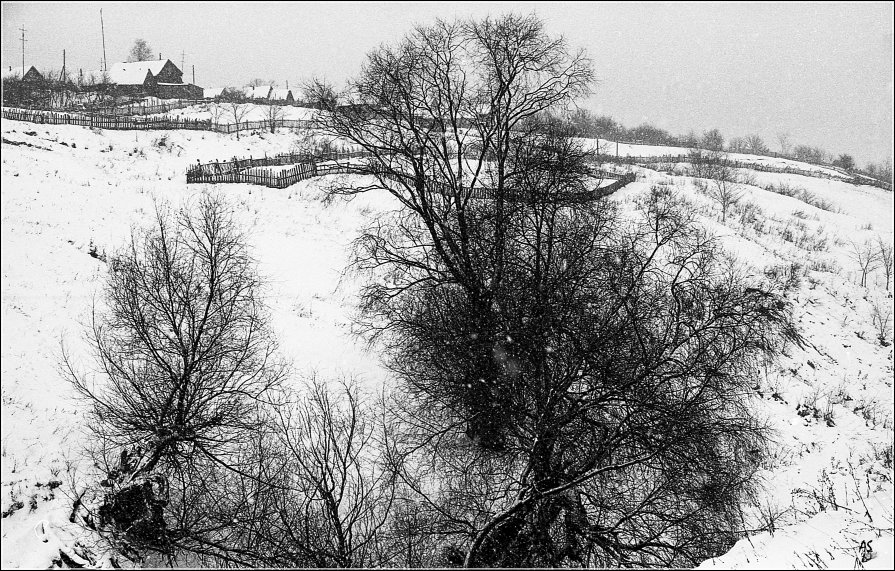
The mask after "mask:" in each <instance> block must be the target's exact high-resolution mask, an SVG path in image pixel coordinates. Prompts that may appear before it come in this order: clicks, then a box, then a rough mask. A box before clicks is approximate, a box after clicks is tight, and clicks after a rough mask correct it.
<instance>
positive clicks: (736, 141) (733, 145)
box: [727, 137, 749, 153]
mask: <svg viewBox="0 0 895 571" xmlns="http://www.w3.org/2000/svg"><path fill="white" fill-rule="evenodd" d="M727 150H728V151H730V152H731V153H745V152H747V151H748V150H749V146H748V143H747V142H746V139H745V138H743V137H733V138H732V139H730V142H729V143H727Z"/></svg>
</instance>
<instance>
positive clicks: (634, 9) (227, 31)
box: [2, 2, 893, 164]
mask: <svg viewBox="0 0 895 571" xmlns="http://www.w3.org/2000/svg"><path fill="white" fill-rule="evenodd" d="M99 8H100V4H93V3H57V4H49V3H14V2H4V3H3V5H2V11H3V26H2V27H3V40H2V41H3V52H2V64H3V66H4V69H6V67H7V66H9V65H21V49H22V47H21V41H20V40H21V32H20V31H19V28H20V27H21V26H23V25H24V27H25V30H26V31H25V39H26V40H27V42H26V44H25V59H26V64H27V65H35V66H36V67H37V68H38V69H40V70H42V71H43V70H45V69H47V68H55V69H59V68H61V67H62V50H63V49H65V50H66V56H67V65H68V68H69V69H72V70H76V69H78V68H82V69H85V70H86V69H98V68H99V67H100V62H101V60H102V56H103V48H102V36H101V34H100V17H99ZM102 8H103V17H104V20H105V31H106V53H107V56H108V60H109V62H110V63H111V62H115V61H124V59H125V58H126V56H127V53H128V51H129V49H130V46H131V45H132V44H133V41H134V39H135V38H138V37H139V38H144V39H145V40H146V41H148V42H149V44H150V45H151V46H152V48H153V49H154V51H155V52H156V53H158V52H161V54H162V56H163V57H164V58H170V59H171V60H172V61H173V62H174V63H175V64H177V65H178V66H180V65H181V52H186V56H185V66H184V79H185V80H186V81H190V80H191V77H192V66H193V65H195V68H196V83H197V84H198V85H201V86H204V87H212V86H225V85H242V84H244V83H246V82H248V81H250V80H251V79H253V78H256V77H258V78H264V79H273V80H276V81H277V82H279V84H280V85H285V84H286V82H287V81H288V82H289V85H290V86H294V85H296V84H298V83H299V82H300V81H301V80H303V79H306V78H309V77H311V76H324V77H326V78H328V79H329V80H332V81H334V82H337V83H340V82H342V81H343V80H344V79H345V78H346V77H349V76H350V75H352V74H354V73H355V72H356V71H357V70H358V69H359V66H360V64H361V62H362V61H363V58H364V56H365V54H366V53H367V52H368V51H369V50H370V49H371V48H374V47H376V46H377V45H378V44H380V43H383V42H386V43H388V42H393V41H395V40H397V39H398V38H400V37H401V36H402V35H403V34H404V33H405V32H406V31H408V30H409V29H410V27H411V26H412V25H413V24H415V23H427V22H432V21H433V20H434V19H435V18H437V17H443V18H452V17H455V16H459V17H466V16H484V15H487V14H492V15H496V14H500V13H503V12H507V11H517V12H535V13H537V14H538V15H540V16H541V17H542V18H543V19H544V20H545V21H546V22H547V25H548V29H549V31H550V32H551V33H553V34H563V35H565V36H566V37H567V38H568V40H569V41H570V43H571V44H572V45H573V46H580V47H584V48H585V49H586V50H587V51H588V53H589V54H590V55H591V57H592V58H593V60H594V65H595V69H596V72H597V76H598V77H599V78H600V83H599V85H598V87H597V89H596V93H595V95H594V96H593V97H591V98H590V100H589V101H587V102H585V103H584V106H585V107H589V108H590V109H592V110H594V111H597V112H600V113H605V114H608V115H611V116H613V117H615V118H616V119H617V120H619V121H620V122H622V123H623V124H625V125H627V126H634V125H636V124H639V123H641V122H644V121H649V122H651V123H653V124H655V125H657V126H659V127H662V128H664V129H667V130H669V131H671V132H672V133H675V134H677V133H684V132H686V131H688V130H690V129H692V130H695V131H696V132H697V133H700V132H702V131H704V130H706V129H709V128H713V127H717V128H719V129H720V130H721V131H722V133H724V135H725V137H727V138H730V137H733V136H738V135H746V134H749V133H752V132H757V133H759V134H761V135H762V136H764V137H765V139H766V141H767V142H768V143H769V144H771V147H772V148H774V149H775V150H776V148H777V144H776V141H775V135H776V133H778V132H781V131H787V132H789V133H791V134H792V138H793V140H794V141H795V142H797V143H807V144H812V145H819V146H822V147H824V148H825V149H827V150H829V151H833V152H848V153H851V154H852V155H854V156H855V157H856V159H857V160H858V162H859V164H864V163H865V162H867V161H881V160H883V159H884V158H885V157H887V156H889V157H891V155H892V132H893V4H892V3H891V2H878V3H837V4H815V3H795V2H785V3H784V2H774V3H744V4H730V3H719V4H712V3H701V2H700V3H692V4H670V3H669V4H665V3H661V4H647V3H580V4H570V3H555V4H550V3H545V4H540V3H526V2H508V3H485V2H475V3H468V4H467V3H448V2H444V3H438V4H435V3H350V2H339V3H315V4H304V3H301V4H300V3H295V4H290V3H283V4H275V3H271V4H266V3H258V2H251V3H248V2H247V3H220V4H218V3H196V2H190V3H188V4H187V3H126V4H125V3H103V4H102Z"/></svg>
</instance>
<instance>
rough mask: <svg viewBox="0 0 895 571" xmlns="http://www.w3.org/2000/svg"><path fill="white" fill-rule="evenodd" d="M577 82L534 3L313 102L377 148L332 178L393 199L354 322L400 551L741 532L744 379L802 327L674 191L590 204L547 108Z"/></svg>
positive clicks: (581, 156)
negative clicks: (389, 431)
mask: <svg viewBox="0 0 895 571" xmlns="http://www.w3.org/2000/svg"><path fill="white" fill-rule="evenodd" d="M591 80H592V72H591V71H590V66H589V62H588V61H587V59H586V58H585V57H584V55H583V54H581V53H570V51H569V50H568V49H567V47H566V44H565V42H564V41H562V39H556V38H551V37H549V36H548V35H547V34H546V33H545V32H544V26H543V23H542V22H540V21H539V20H538V19H537V18H536V17H534V16H527V17H519V16H504V17H500V18H496V19H490V18H489V19H486V20H483V21H479V22H475V21H473V22H453V23H451V22H442V21H439V22H437V23H436V24H435V25H433V26H430V27H418V28H416V29H415V30H414V31H413V32H412V33H411V34H409V35H408V36H407V37H406V38H405V39H404V40H403V41H402V42H401V43H400V44H399V45H397V46H394V47H389V46H386V47H382V48H380V49H378V50H376V51H374V52H373V53H371V54H370V56H369V57H368V60H367V62H366V65H365V66H364V70H363V72H362V73H361V75H360V76H359V77H358V78H357V79H356V80H354V81H353V82H351V83H350V85H349V88H348V90H347V91H346V92H345V93H343V94H341V96H340V98H339V101H338V102H337V103H336V102H331V103H330V104H329V105H328V107H326V109H327V111H329V113H327V114H325V115H324V116H323V117H322V118H321V123H322V126H323V127H324V129H325V130H326V131H328V133H329V134H330V135H331V136H333V137H338V138H340V139H342V140H346V141H348V142H350V143H352V144H354V145H356V146H357V147H360V148H363V149H364V150H367V151H369V152H370V153H371V154H372V155H373V157H372V160H371V161H370V162H369V163H366V164H362V165H358V167H357V172H358V173H360V174H366V175H370V177H368V178H365V179H357V178H353V179H349V180H347V181H337V182H335V183H334V184H333V186H332V192H333V193H344V194H350V193H356V192H364V191H366V190H368V189H372V188H382V189H386V190H388V191H389V192H391V193H392V194H393V195H394V196H395V197H396V198H397V199H398V200H399V201H400V203H401V204H402V205H403V206H405V207H406V208H404V209H401V210H399V211H396V212H394V213H391V214H389V215H388V217H387V218H380V219H378V220H375V221H374V222H373V223H372V224H371V226H370V228H368V229H367V230H366V231H365V232H364V233H363V234H362V236H361V237H360V238H359V239H358V242H357V244H356V246H357V250H356V254H357V255H356V258H355V260H356V262H355V267H356V268H357V269H360V270H363V271H368V272H371V273H372V275H371V278H372V279H371V281H370V282H369V284H368V285H367V286H366V287H365V288H364V291H363V294H362V309H363V317H362V321H361V322H360V324H359V325H360V326H361V327H362V328H363V330H364V331H365V332H366V333H368V334H369V335H370V338H371V340H372V341H374V342H378V343H380V344H381V346H382V347H383V348H384V350H385V355H386V362H387V364H388V366H389V367H390V368H391V369H392V370H393V371H394V372H395V374H396V375H397V377H398V379H399V380H400V382H401V387H402V389H403V391H401V393H400V394H399V395H398V396H396V398H395V399H394V401H393V403H392V407H391V409H390V414H391V415H393V418H394V419H395V422H394V425H395V426H396V430H397V434H396V437H395V439H394V441H393V443H392V444H391V445H390V447H389V461H390V463H391V465H392V467H393V469H394V471H395V474H396V477H397V478H398V479H399V484H400V488H401V490H402V496H403V497H402V502H401V505H402V511H401V513H402V514H406V513H408V512H412V513H414V514H416V515H417V518H416V519H415V520H411V519H410V518H407V517H402V519H401V521H400V522H397V521H395V522H394V523H393V524H392V525H391V526H389V529H390V530H391V531H393V532H395V533H397V532H398V530H400V529H407V532H406V534H405V535H403V536H401V537H402V538H403V539H406V540H407V551H405V552H403V553H402V557H399V558H398V559H396V561H402V560H404V561H413V560H414V558H413V556H412V555H419V554H420V553H425V554H427V556H430V557H436V559H435V561H431V560H430V563H429V564H441V565H443V564H455V565H456V564H464V563H465V564H466V565H472V566H489V565H493V566H497V565H509V566H527V565H542V566H556V565H564V564H573V563H574V564H578V565H598V564H602V565H609V564H616V563H617V562H619V561H621V562H623V563H625V564H638V563H642V564H649V565H659V564H664V565H672V566H674V565H684V564H692V563H694V562H695V561H697V560H699V559H700V558H705V557H707V556H710V555H711V554H716V553H720V552H721V551H722V550H723V549H725V548H727V547H729V546H730V545H731V544H732V543H733V541H734V540H735V538H736V533H735V530H736V529H737V528H738V526H739V521H740V520H739V518H738V516H739V512H738V509H739V500H740V499H741V498H742V496H743V494H744V493H746V492H747V491H748V489H749V484H750V482H751V478H752V473H753V471H754V469H755V467H756V461H757V460H758V459H759V458H760V457H761V455H762V448H763V442H764V436H763V435H764V432H763V430H762V427H761V425H760V423H758V422H757V421H756V420H755V419H754V418H753V417H752V415H751V414H750V412H749V408H748V406H747V403H746V401H745V400H744V395H745V394H746V392H747V391H746V390H745V387H746V386H748V383H749V378H750V371H751V370H752V367H753V366H754V365H755V364H756V362H757V360H759V359H760V358H762V357H764V356H766V355H769V356H773V355H774V354H775V352H776V351H777V350H778V349H779V347H780V345H779V344H780V343H781V342H783V341H784V340H792V339H796V338H797V337H798V335H797V333H796V332H795V330H794V328H793V326H792V324H791V320H790V318H789V312H788V305H787V304H786V302H785V301H784V300H782V299H781V298H780V297H779V296H777V295H775V294H774V293H773V292H770V291H767V290H766V289H765V288H763V287H761V286H760V284H748V282H745V281H744V279H743V276H742V275H740V274H738V273H737V272H735V271H734V270H733V269H730V268H726V267H724V266H723V263H722V262H721V257H720V255H719V253H718V250H717V248H716V247H714V246H713V243H712V240H711V239H710V238H709V237H707V236H706V235H705V233H704V232H701V231H699V230H698V228H697V227H695V226H694V225H693V224H692V220H690V219H689V218H688V217H687V215H686V212H685V211H684V208H683V207H682V206H681V205H680V204H678V203H676V201H675V199H674V197H673V196H671V194H670V193H669V192H667V191H665V190H662V189H658V190H656V191H655V192H654V193H653V194H651V196H650V199H649V200H647V201H645V202H644V203H643V205H642V210H643V217H644V218H643V221H642V224H639V225H637V227H636V228H635V229H633V230H631V231H630V232H629V231H625V230H624V229H622V228H621V227H619V226H617V223H616V218H615V216H614V215H613V214H614V212H613V208H612V205H611V204H609V203H607V202H604V201H595V200H594V199H595V198H596V196H598V193H595V192H593V189H594V186H595V185H596V184H599V180H595V178H596V175H595V173H594V172H593V170H592V169H591V168H589V165H590V158H589V153H587V152H586V151H585V150H583V149H582V148H581V146H580V143H578V142H576V141H575V140H574V139H572V138H571V137H570V136H569V135H570V133H569V132H563V131H562V130H561V128H560V127H561V125H557V124H556V122H552V121H550V120H548V119H546V118H545V117H544V115H545V114H546V113H547V112H550V111H555V110H557V109H558V108H561V107H562V106H564V105H566V104H567V103H569V102H570V101H571V100H572V99H574V98H576V97H578V96H580V95H582V94H584V93H587V90H588V88H589V84H590V82H591ZM321 87H323V86H321ZM321 91H322V92H326V91H327V90H324V89H321ZM323 99H324V98H322V97H321V98H319V100H321V101H322V100H323ZM371 177H372V179H373V180H374V181H375V182H369V181H370V180H371ZM405 494H406V495H405ZM405 506H406V508H405ZM417 522H425V524H424V525H425V527H423V525H420V524H418V523H417ZM405 526H406V527H405Z"/></svg>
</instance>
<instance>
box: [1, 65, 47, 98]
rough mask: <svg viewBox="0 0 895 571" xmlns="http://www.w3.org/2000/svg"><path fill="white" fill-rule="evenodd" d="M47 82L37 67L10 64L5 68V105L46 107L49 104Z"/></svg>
mask: <svg viewBox="0 0 895 571" xmlns="http://www.w3.org/2000/svg"><path fill="white" fill-rule="evenodd" d="M49 95H50V93H49V90H48V89H47V82H46V80H45V78H44V76H43V74H41V73H40V72H39V71H37V68H36V67H34V66H33V65H31V66H25V67H22V66H8V67H7V68H5V69H4V70H3V105H6V106H9V107H20V106H21V107H44V106H47V105H48V104H49Z"/></svg>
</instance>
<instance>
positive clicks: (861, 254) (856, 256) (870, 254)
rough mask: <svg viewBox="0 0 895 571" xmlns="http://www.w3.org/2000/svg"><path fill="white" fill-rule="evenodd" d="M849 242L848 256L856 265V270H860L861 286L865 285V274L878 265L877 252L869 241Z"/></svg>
mask: <svg viewBox="0 0 895 571" xmlns="http://www.w3.org/2000/svg"><path fill="white" fill-rule="evenodd" d="M849 243H850V244H851V251H850V252H849V257H850V258H851V259H852V260H853V261H854V262H855V263H856V264H857V265H858V270H859V271H860V272H861V287H867V275H868V274H870V273H871V272H872V271H873V270H875V269H877V268H878V267H879V263H880V259H879V252H878V251H877V250H876V249H874V247H873V244H871V243H870V242H864V243H863V244H859V243H857V242H849Z"/></svg>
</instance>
